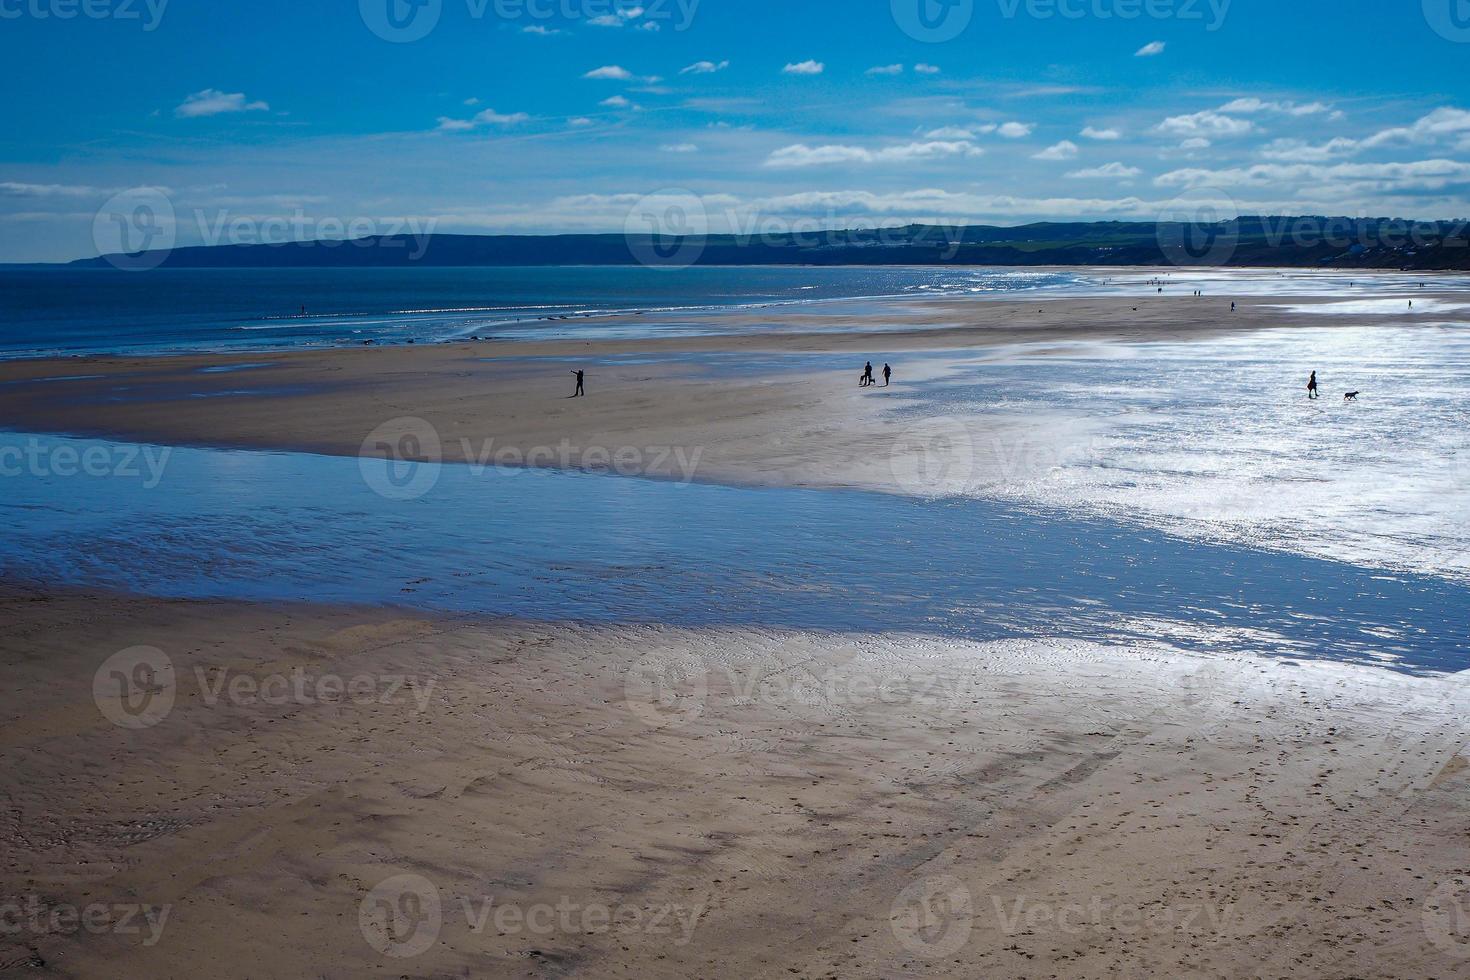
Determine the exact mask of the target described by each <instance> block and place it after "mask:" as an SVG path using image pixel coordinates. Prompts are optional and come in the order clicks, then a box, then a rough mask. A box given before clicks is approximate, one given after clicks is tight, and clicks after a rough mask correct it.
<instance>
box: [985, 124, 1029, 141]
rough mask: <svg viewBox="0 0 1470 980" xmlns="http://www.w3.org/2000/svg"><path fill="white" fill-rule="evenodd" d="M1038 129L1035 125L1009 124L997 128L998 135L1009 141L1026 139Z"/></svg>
mask: <svg viewBox="0 0 1470 980" xmlns="http://www.w3.org/2000/svg"><path fill="white" fill-rule="evenodd" d="M1035 128H1036V124H1035V123H1021V122H1008V123H1001V124H1000V125H999V126H998V127H996V130H995V131H996V133H998V134H999V135H1001V136H1004V137H1005V138H1006V139H1008V140H1019V139H1025V138H1026V137H1028V136H1030V135H1031V132H1032V130H1034V129H1035Z"/></svg>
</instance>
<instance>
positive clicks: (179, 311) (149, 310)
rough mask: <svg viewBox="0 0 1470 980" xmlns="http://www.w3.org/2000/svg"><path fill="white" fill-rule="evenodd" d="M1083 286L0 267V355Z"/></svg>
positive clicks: (163, 348)
mask: <svg viewBox="0 0 1470 980" xmlns="http://www.w3.org/2000/svg"><path fill="white" fill-rule="evenodd" d="M1082 278H1083V277H1082V276H1081V275H1080V274H1073V273H1059V272H1045V271H1027V270H1016V269H921V268H914V269H910V268H871V269H869V268H830V269H829V268H806V267H797V268H784V267H782V268H758V267H753V268H728V267H693V268H688V269H653V268H645V267H643V266H627V267H622V266H619V267H605V266H595V267H594V266H587V267H551V268H548V267H527V268H499V269H157V270H152V271H148V272H125V271H120V270H115V269H105V270H104V269H68V268H24V269H21V268H12V269H0V357H36V356H46V355H53V354H61V355H67V354H107V353H128V354H159V353H174V352H182V351H200V350H209V351H236V350H238V351H248V350H286V349H291V348H295V347H324V346H342V345H355V344H361V343H362V342H364V341H366V340H372V341H375V342H377V343H400V342H404V341H407V340H410V339H412V340H414V341H415V342H417V343H425V342H433V341H440V340H452V339H458V338H463V337H468V336H470V335H472V334H478V335H480V336H487V335H493V334H495V333H496V331H497V329H500V330H504V331H508V332H510V331H513V332H514V335H515V336H517V337H526V336H537V335H540V332H542V331H544V333H545V336H547V337H554V336H557V335H558V331H561V332H563V333H564V332H565V328H566V325H567V323H568V321H567V320H565V319H562V318H567V317H571V318H579V317H585V316H587V315H589V314H594V313H610V312H630V311H653V310H680V309H701V308H711V307H712V308H724V307H737V306H758V305H763V304H769V303H801V302H811V301H815V300H824V299H851V298H859V297H870V296H871V297H877V296H903V295H916V294H918V295H923V294H935V293H943V292H954V293H1004V292H1009V291H1014V290H1022V289H1037V288H1046V287H1056V286H1065V285H1069V284H1073V283H1076V282H1078V281H1080V280H1081V279H1082ZM303 307H304V308H305V313H304V314H303V312H302V308H303ZM659 329H660V327H658V326H653V325H650V326H648V327H646V328H644V334H645V335H646V334H648V333H655V332H657V331H658V330H659ZM663 329H669V327H668V326H667V325H665V326H664V327H663ZM705 329H706V330H708V329H709V328H708V327H706V328H705ZM619 335H620V336H625V335H627V329H626V328H621V329H620V332H619Z"/></svg>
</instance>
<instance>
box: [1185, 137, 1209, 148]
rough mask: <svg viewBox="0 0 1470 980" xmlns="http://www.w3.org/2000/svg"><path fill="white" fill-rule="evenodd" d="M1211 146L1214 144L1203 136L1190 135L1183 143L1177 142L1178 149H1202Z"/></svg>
mask: <svg viewBox="0 0 1470 980" xmlns="http://www.w3.org/2000/svg"><path fill="white" fill-rule="evenodd" d="M1211 146H1214V144H1213V143H1211V142H1210V141H1209V140H1207V139H1205V138H1204V137H1203V136H1192V137H1190V138H1189V139H1187V140H1185V141H1184V142H1183V143H1180V144H1179V149H1181V150H1204V149H1208V148H1209V147H1211Z"/></svg>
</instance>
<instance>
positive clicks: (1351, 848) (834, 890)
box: [0, 296, 1470, 978]
mask: <svg viewBox="0 0 1470 980" xmlns="http://www.w3.org/2000/svg"><path fill="white" fill-rule="evenodd" d="M1426 299H1432V297H1429V296H1426ZM1444 301H1445V302H1447V303H1450V302H1453V301H1454V300H1453V298H1452V297H1450V296H1446V297H1444ZM1228 302H1229V300H1228V299H1225V300H1223V301H1222V300H1220V299H1218V298H1214V299H1194V298H1190V299H1180V298H1168V299H1157V300H1155V299H1152V298H1149V299H1145V300H1142V301H1140V300H1137V299H1132V300H1129V299H1096V298H1059V297H1047V298H1044V299H1041V300H1028V301H1025V302H1020V301H1015V302H1012V301H988V302H973V301H961V300H953V299H943V300H934V301H906V302H905V303H903V304H894V305H891V306H889V307H886V308H883V309H880V310H877V311H875V312H874V313H872V315H871V318H870V319H868V320H860V321H857V322H852V323H848V324H847V329H844V330H838V331H834V330H833V329H832V322H831V318H830V317H828V316H826V315H824V314H823V313H821V312H820V311H813V310H809V309H803V310H800V311H796V312H787V313H782V314H780V316H781V317H782V318H783V319H781V320H780V328H779V329H777V330H763V331H761V332H758V333H742V332H739V330H738V329H737V330H736V331H735V332H733V333H729V334H725V335H720V336H702V337H681V338H677V339H675V338H670V339H667V340H651V341H650V340H642V341H600V342H587V341H582V340H576V341H569V340H568V341H546V342H523V343H509V342H502V341H484V342H478V343H456V344H443V345H434V346H428V345H416V346H413V347H407V346H403V347H393V348H384V347H375V348H366V349H351V350H326V351H309V352H292V353H264V354H252V355H188V356H179V357H168V358H123V357H111V358H90V359H67V360H64V361H62V360H53V361H13V362H8V363H3V364H0V425H3V426H5V427H7V428H11V429H16V430H20V431H22V432H63V433H74V434H86V435H98V436H106V437H111V438H118V439H126V440H140V441H147V442H155V443H162V444H183V445H205V446H222V447H236V448H243V449H258V450H304V451H307V452H312V453H320V454H325V455H329V456H357V455H359V454H361V453H364V452H366V453H367V454H369V455H372V454H373V452H374V450H373V447H374V446H375V445H381V444H382V443H381V440H382V438H383V427H384V426H385V425H387V426H388V427H389V436H388V438H389V443H390V444H391V445H392V446H397V447H398V448H397V449H390V450H389V451H390V452H397V451H399V449H401V444H398V443H393V441H392V440H393V438H394V436H395V434H398V433H402V432H404V431H408V432H410V433H413V434H417V430H416V429H414V427H413V426H409V427H408V428H407V429H405V428H404V426H403V424H402V420H404V419H411V420H422V421H423V422H425V423H427V425H428V427H429V430H430V431H432V433H433V436H434V440H435V442H436V445H435V447H433V449H432V450H431V451H426V450H422V444H421V443H415V444H414V445H415V446H418V447H419V451H421V452H422V455H423V456H424V457H425V458H431V459H434V460H444V461H446V462H466V461H468V462H473V461H474V458H473V455H474V453H475V452H477V451H478V450H479V448H483V447H484V446H486V445H487V444H489V445H493V446H497V447H500V448H502V449H505V448H508V449H510V450H511V451H512V456H518V457H519V458H520V459H521V460H522V461H523V462H525V463H527V464H529V465H539V466H555V467H564V468H570V469H579V468H585V469H594V470H603V469H609V468H611V469H614V470H616V471H617V472H619V473H621V474H623V475H625V476H647V477H656V478H665V479H681V480H682V479H695V480H698V481H700V482H711V483H724V484H731V485H735V486H807V487H818V488H832V489H836V488H846V487H860V488H867V489H875V490H881V491H887V492H890V493H905V494H913V493H914V492H915V490H914V487H913V486H912V485H905V480H904V473H905V471H904V469H903V468H902V467H901V466H899V467H895V464H894V461H893V458H894V453H895V449H894V447H895V445H907V442H905V440H910V441H913V442H914V443H915V444H916V445H917V444H920V443H922V442H923V441H924V439H925V438H928V437H929V436H931V435H938V436H943V434H944V432H945V426H946V425H947V424H949V423H947V422H946V421H945V420H944V419H943V418H936V417H934V416H933V415H932V414H929V415H925V414H916V410H917V408H919V407H920V406H919V405H918V402H917V401H915V400H914V399H912V398H911V396H909V395H908V394H906V393H905V389H904V387H903V385H902V384H898V385H895V386H893V387H892V388H889V389H884V388H881V387H879V388H876V389H859V388H858V387H857V385H856V375H857V371H858V369H859V367H860V365H861V364H862V362H863V361H864V360H866V359H869V358H871V359H873V360H874V362H875V364H876V365H878V366H881V364H882V362H883V361H884V360H886V359H893V360H894V361H895V362H896V363H897V364H898V366H899V368H900V374H899V380H900V381H901V382H902V381H910V380H914V379H916V378H930V379H932V378H940V377H944V376H945V374H946V372H950V371H953V370H955V364H956V363H972V362H973V361H974V360H975V359H977V358H978V359H981V360H983V359H984V358H985V357H987V356H988V352H991V351H993V350H996V349H997V348H999V347H1001V346H1012V347H1013V346H1014V345H1018V344H1023V345H1027V350H1028V352H1029V354H1030V356H1036V357H1046V356H1049V354H1048V352H1049V351H1052V350H1055V351H1057V352H1063V351H1064V350H1066V349H1067V345H1074V344H1077V343H1098V344H1109V345H1118V346H1119V348H1120V349H1122V348H1126V347H1127V345H1128V344H1129V343H1131V342H1135V341H1150V340H1155V341H1156V340H1171V341H1179V340H1190V339H1192V338H1204V337H1220V336H1227V335H1230V334H1233V333H1237V332H1238V333H1248V332H1251V331H1256V330H1264V329H1267V328H1280V327H1302V328H1309V327H1313V326H1319V325H1321V324H1322V319H1323V318H1322V317H1321V316H1320V315H1319V314H1316V313H1313V312H1311V311H1310V308H1311V307H1313V306H1314V305H1317V304H1320V303H1322V302H1325V301H1324V300H1322V299H1321V298H1317V299H1312V298H1300V299H1295V298H1286V299H1283V298H1281V297H1271V298H1269V299H1264V298H1251V299H1245V300H1242V301H1241V302H1240V306H1239V309H1238V311H1237V312H1236V314H1235V315H1234V317H1233V318H1231V314H1230V312H1229V310H1228V307H1227V308H1226V309H1225V310H1224V312H1223V313H1222V311H1221V309H1220V307H1221V306H1222V305H1225V304H1228ZM1283 305H1295V306H1296V307H1298V309H1296V310H1286V309H1283V308H1282V307H1283ZM1135 306H1137V307H1138V311H1137V312H1135V311H1134V307H1135ZM742 315H749V316H752V317H757V316H758V315H757V314H742ZM775 315H776V314H770V316H775ZM765 316H766V315H765V314H761V315H759V316H758V318H761V319H764V318H765ZM844 316H848V314H844ZM1442 316H1443V315H1442V314H1435V313H1432V312H1426V313H1425V314H1424V317H1425V319H1426V320H1433V319H1441V318H1442ZM1332 320H1333V323H1334V324H1335V325H1342V324H1346V325H1359V326H1368V325H1373V324H1377V323H1380V322H1381V321H1382V316H1381V314H1376V313H1364V314H1361V315H1355V314H1351V313H1347V314H1340V315H1337V316H1334V317H1333V318H1332ZM844 322H845V321H844ZM726 326H728V327H731V328H741V327H743V326H746V324H743V323H740V322H727V323H726ZM874 330H881V331H882V332H879V333H874V332H869V331H874ZM1051 345H1056V347H1055V348H1053V347H1052V346H1051ZM813 355H816V356H815V357H813ZM849 363H850V366H847V365H849ZM839 364H840V365H843V366H838V365H839ZM573 365H577V366H581V365H585V366H586V369H587V370H588V389H589V397H588V398H587V399H575V400H574V399H570V398H568V397H567V396H568V395H570V394H571V378H570V376H569V375H568V371H569V369H570V367H571V366H573ZM48 379H50V380H48ZM395 420H398V421H395ZM994 424H996V425H1001V424H1006V423H1002V422H995V423H994ZM1009 424H1013V425H1015V426H1017V428H1016V430H1015V432H1014V433H1012V434H1010V435H1007V434H1006V433H1004V432H997V435H998V436H999V437H1000V438H1001V441H1004V440H1005V439H1007V438H1013V439H1023V438H1026V437H1027V433H1028V432H1029V431H1030V428H1034V427H1037V426H1042V425H1043V422H1042V421H1033V422H1032V423H1029V424H1028V423H1026V422H1025V421H1024V420H1021V421H1016V422H1012V423H1009ZM395 426H396V428H395ZM1028 426H1029V427H1028ZM375 432H376V435H375ZM916 433H917V434H918V438H915V434H916ZM375 440H376V441H375ZM365 444H366V446H367V448H366V449H365V448H364V446H365ZM537 447H553V448H554V449H555V450H556V452H555V453H553V454H551V455H547V456H537V455H536V454H535V453H534V452H533V450H535V449H536V448H537ZM618 447H635V448H646V449H649V450H653V449H657V448H660V447H662V448H665V449H669V448H677V449H681V450H684V451H685V452H684V455H683V456H680V455H679V454H677V453H670V454H668V455H667V456H665V457H664V458H663V459H662V460H657V459H656V454H655V453H653V452H649V453H646V454H644V455H640V456H636V457H629V460H628V465H627V466H626V467H621V466H617V465H613V464H612V463H611V462H610V461H609V460H608V459H606V458H600V457H597V458H589V457H588V455H587V453H588V451H589V450H596V451H599V452H603V451H607V450H614V451H615V450H616V449H617V448H618ZM696 451H697V453H698V456H697V466H696V468H694V469H691V468H690V467H689V461H690V459H691V458H695V457H693V454H694V453H695V452H696ZM916 452H922V450H916ZM204 574H206V575H207V574H208V569H205V570H204ZM919 587H920V586H918V585H915V588H919ZM0 595H3V598H0V608H3V611H4V617H5V621H6V623H7V625H8V628H7V629H6V630H5V631H4V633H3V635H0V663H3V665H4V674H3V688H4V690H5V691H6V692H7V694H8V696H7V697H5V698H4V699H3V700H0V760H3V765H0V791H3V798H4V800H5V803H6V806H5V808H4V810H3V811H0V812H3V816H0V821H3V823H0V827H3V840H4V842H5V846H4V858H3V862H0V926H3V927H4V928H3V929H0V975H4V976H10V975H14V976H34V975H48V976H67V977H73V976H75V977H93V976H159V977H175V976H177V977H183V976H190V977H238V976H256V977H265V976H269V977H286V976H319V977H358V976H383V977H408V976H412V977H471V976H496V977H499V976H596V977H602V976H626V977H647V976H653V977H664V976H667V977H717V976H741V977H777V976H782V977H786V976H799V977H873V978H879V977H885V978H886V977H918V976H962V977H975V976H986V977H1058V978H1085V977H1097V976H1104V975H1121V976H1176V977H1194V976H1201V977H1204V976H1210V977H1217V976H1223V977H1237V976H1261V977H1275V976H1287V975H1300V976H1321V977H1347V976H1353V977H1406V976H1414V977H1451V976H1457V975H1462V974H1463V972H1464V970H1465V969H1466V964H1467V963H1470V932H1467V930H1466V927H1465V920H1464V918H1463V910H1464V909H1465V908H1467V907H1470V863H1467V858H1466V853H1467V852H1466V848H1465V843H1466V840H1467V835H1470V754H1467V751H1466V746H1467V741H1470V731H1467V725H1466V719H1467V717H1470V715H1467V709H1470V688H1467V681H1466V679H1465V677H1466V675H1454V676H1411V675H1409V674H1407V673H1399V672H1392V671H1389V670H1383V669H1378V668H1375V667H1370V666H1362V665H1349V664H1334V663H1329V662H1319V661H1310V660H1298V659H1281V658H1275V657H1265V656H1259V657H1258V656H1247V655H1238V654H1228V655H1207V654H1201V653H1188V652H1184V651H1183V650H1181V649H1178V648H1176V647H1173V646H1169V645H1166V644H1165V643H1164V642H1162V641H1159V642H1152V641H1140V642H1136V643H1132V644H1127V645H1123V644H1118V643H1100V642H1087V641H1084V640H1078V639H1065V640H1064V639H1048V638H1046V637H1030V638H1024V639H1012V640H997V641H994V642H970V641H965V640H960V639H955V638H953V637H941V636H935V635H927V634H923V635H921V634H917V633H908V632H883V633H880V632H874V631H870V630H860V629H855V630H854V631H851V632H842V633H827V632H817V631H809V630H796V629H774V628H761V627H755V626H751V627H744V628H736V627H722V628H708V629H694V628H675V627H671V626H667V625H659V624H655V623H641V624H622V625H620V624H600V625H599V624H594V623H591V622H537V621H527V620H523V619H516V618H504V617H490V616H484V615H478V614H465V615H448V614H444V613H434V612H429V611H425V610H422V609H413V608H409V607H408V606H407V605H405V606H403V607H397V608H395V607H391V606H375V607H356V606H329V605H322V604H312V603H309V602H306V601H303V602H301V603H297V604H289V603H248V602H243V601H210V600H182V599H169V598H150V597H144V596H137V595H124V594H117V593H109V592H105V591H99V590H95V589H77V588H66V587H61V586H58V585H55V584H49V583H20V582H17V581H14V580H9V579H7V582H6V584H5V585H4V591H3V593H0ZM304 598H305V597H304ZM855 625H856V624H855Z"/></svg>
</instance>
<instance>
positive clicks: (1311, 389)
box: [1307, 371, 1317, 398]
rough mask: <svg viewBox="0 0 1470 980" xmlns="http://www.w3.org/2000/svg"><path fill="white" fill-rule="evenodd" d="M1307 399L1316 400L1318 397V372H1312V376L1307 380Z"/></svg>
mask: <svg viewBox="0 0 1470 980" xmlns="http://www.w3.org/2000/svg"><path fill="white" fill-rule="evenodd" d="M1307 397H1308V398H1316V397H1317V372H1316V371H1313V372H1312V376H1311V377H1310V378H1308V379H1307Z"/></svg>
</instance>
